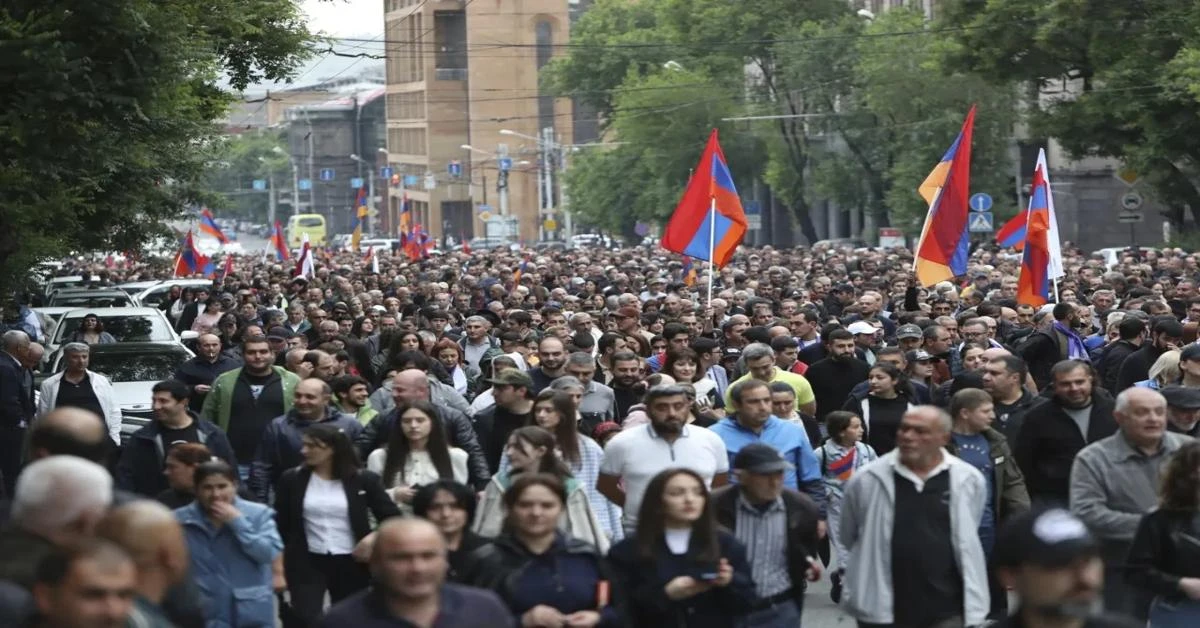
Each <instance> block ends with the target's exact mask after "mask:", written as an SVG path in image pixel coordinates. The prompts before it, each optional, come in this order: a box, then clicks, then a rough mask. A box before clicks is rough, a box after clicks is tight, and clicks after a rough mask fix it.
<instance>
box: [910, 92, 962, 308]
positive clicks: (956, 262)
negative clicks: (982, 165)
mask: <svg viewBox="0 0 1200 628" xmlns="http://www.w3.org/2000/svg"><path fill="white" fill-rule="evenodd" d="M974 127H975V106H974V105H972V106H971V110H970V111H969V112H967V119H966V120H964V121H963V125H962V130H961V131H959V133H958V137H956V138H955V139H954V143H953V144H951V145H950V149H949V150H947V151H946V154H944V155H942V159H941V161H939V162H938V165H937V166H935V167H934V168H933V172H930V173H929V176H928V177H925V181H924V182H922V183H921V186H920V187H919V188H918V190H917V191H918V192H919V193H920V194H921V196H922V197H923V198H924V199H925V202H927V203H929V213H928V214H926V215H925V225H924V227H922V228H921V239H920V241H919V242H918V243H917V249H916V251H917V255H916V261H915V262H914V264H913V270H914V271H915V272H916V275H917V281H919V282H920V283H921V285H922V286H925V287H930V286H932V285H934V284H936V283H938V282H939V281H947V280H950V279H953V278H955V277H957V276H959V275H963V274H966V272H967V256H968V255H969V254H970V244H971V239H970V233H969V232H968V229H967V220H968V214H969V211H970V208H969V207H968V206H967V201H968V199H969V197H970V195H971V194H970V190H971V134H972V131H973V130H974Z"/></svg>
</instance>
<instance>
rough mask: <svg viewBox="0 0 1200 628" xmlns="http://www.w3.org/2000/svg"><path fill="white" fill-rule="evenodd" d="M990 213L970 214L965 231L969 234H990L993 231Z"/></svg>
mask: <svg viewBox="0 0 1200 628" xmlns="http://www.w3.org/2000/svg"><path fill="white" fill-rule="evenodd" d="M992 218H993V214H992V212H971V217H970V219H969V220H968V221H967V230H968V231H970V232H971V233H991V232H992V231H993V229H992V225H993V224H994V223H993V221H992Z"/></svg>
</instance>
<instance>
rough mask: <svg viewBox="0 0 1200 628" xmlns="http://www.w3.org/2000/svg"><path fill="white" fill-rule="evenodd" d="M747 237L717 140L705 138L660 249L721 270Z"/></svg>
mask: <svg viewBox="0 0 1200 628" xmlns="http://www.w3.org/2000/svg"><path fill="white" fill-rule="evenodd" d="M745 235H746V212H745V211H743V210H742V201H741V199H740V198H738V193H737V187H736V186H734V184H733V177H732V176H731V175H730V174H729V166H728V165H727V164H726V163H725V154H724V153H723V152H721V144H720V142H719V141H717V130H716V129H713V130H712V133H710V134H709V136H708V144H707V146H705V148H704V153H702V154H701V155H700V163H699V164H698V165H697V166H696V171H695V174H693V175H692V179H691V181H689V182H688V185H687V189H685V190H684V192H683V198H681V199H680V200H679V204H678V205H676V206H675V211H674V212H672V214H671V220H670V221H668V222H667V228H666V229H665V230H664V231H663V237H662V247H663V248H664V249H667V250H668V251H675V252H676V253H680V254H683V255H688V256H691V257H694V258H696V259H702V260H705V261H708V262H711V263H712V264H713V265H714V266H715V267H717V268H721V267H722V266H724V265H725V264H727V263H729V260H730V259H731V258H732V257H733V253H734V251H736V250H737V247H738V244H741V242H742V238H743V237H745Z"/></svg>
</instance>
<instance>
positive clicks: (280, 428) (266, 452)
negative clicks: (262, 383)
mask: <svg viewBox="0 0 1200 628" xmlns="http://www.w3.org/2000/svg"><path fill="white" fill-rule="evenodd" d="M318 423H328V424H331V425H334V426H335V427H337V428H339V429H341V430H342V431H344V432H345V433H346V436H348V437H349V438H350V440H351V441H353V440H355V438H356V437H357V436H358V434H359V432H361V431H362V424H360V423H359V422H358V420H356V419H355V418H354V417H351V416H347V415H345V414H342V413H341V412H338V411H337V409H336V408H335V407H334V406H333V389H331V388H330V387H329V384H326V383H325V382H323V381H321V380H319V379H316V378H309V379H306V380H303V381H301V382H300V383H299V384H296V390H295V394H294V397H293V399H292V409H291V410H288V411H287V412H285V413H284V414H283V415H282V416H279V417H276V418H275V419H273V420H272V421H271V423H270V424H269V425H267V428H266V430H264V431H263V434H262V439H261V441H260V442H259V444H258V451H256V452H255V454H254V463H253V464H252V465H251V467H250V480H249V483H248V485H249V488H250V492H251V494H253V495H254V496H255V497H257V498H258V500H259V501H260V502H263V503H267V496H268V494H269V493H270V490H271V488H273V487H274V486H275V484H276V483H277V482H278V481H279V477H280V476H281V475H283V472H284V471H286V470H288V469H290V468H292V467H295V466H297V465H299V464H300V463H301V462H303V458H302V457H301V456H300V446H301V442H300V441H301V436H302V435H303V434H304V430H306V429H308V428H309V427H310V426H313V425H316V424H318ZM389 433H390V432H389Z"/></svg>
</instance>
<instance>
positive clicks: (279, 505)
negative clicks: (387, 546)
mask: <svg viewBox="0 0 1200 628" xmlns="http://www.w3.org/2000/svg"><path fill="white" fill-rule="evenodd" d="M301 443H302V445H301V447H300V455H301V457H303V459H304V463H303V464H301V465H300V466H298V467H295V468H292V469H288V470H287V471H284V473H283V476H282V477H280V479H279V484H278V485H277V486H276V489H275V511H276V515H275V517H276V520H277V522H278V525H279V533H280V536H282V537H283V557H284V561H283V562H284V574H285V575H286V576H287V584H288V591H289V592H290V593H291V598H292V610H293V612H294V613H295V614H296V615H297V617H298V618H299V619H300V622H301V624H302V625H305V626H312V625H315V624H316V622H317V620H318V619H319V618H320V617H321V614H322V611H323V610H324V609H323V605H324V602H325V593H326V592H328V593H329V599H330V600H331V601H332V603H334V604H336V603H337V602H338V601H340V600H342V599H345V598H346V597H348V596H350V595H352V594H354V593H357V592H358V591H361V590H363V589H365V588H367V586H368V585H369V584H370V582H371V577H370V573H369V572H368V571H367V567H366V565H365V564H363V563H360V562H358V561H356V560H355V559H354V556H353V554H354V551H355V550H356V549H357V548H359V544H360V543H363V541H364V539H366V538H367V537H368V536H370V535H371V534H373V533H372V531H371V520H370V517H369V516H368V515H374V518H375V520H376V521H378V522H382V521H383V520H384V519H387V518H389V517H397V516H400V509H399V508H397V507H396V504H395V503H393V502H392V500H391V499H390V498H389V497H388V494H387V491H385V490H384V488H383V484H382V483H381V482H380V481H379V476H378V475H376V474H374V473H372V472H370V471H364V470H361V469H359V466H358V455H357V454H356V453H355V449H354V445H353V443H351V442H350V438H349V437H348V436H347V435H346V433H345V432H344V431H343V430H342V429H340V428H338V427H335V426H333V425H330V424H328V423H318V424H316V425H313V426H312V427H309V428H308V429H306V430H305V431H304V435H303V437H302V440H301ZM368 543H369V541H368ZM364 547H365V544H364Z"/></svg>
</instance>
